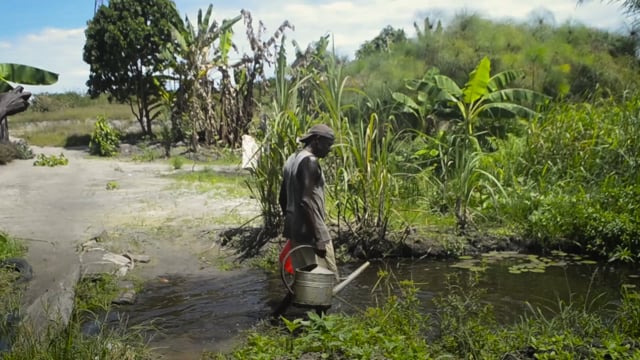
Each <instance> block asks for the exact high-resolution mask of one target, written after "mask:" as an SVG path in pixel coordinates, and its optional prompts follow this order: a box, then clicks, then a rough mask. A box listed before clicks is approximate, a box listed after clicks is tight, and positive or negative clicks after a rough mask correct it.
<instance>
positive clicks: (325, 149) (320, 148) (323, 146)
mask: <svg viewBox="0 0 640 360" xmlns="http://www.w3.org/2000/svg"><path fill="white" fill-rule="evenodd" d="M332 145H333V140H332V139H329V138H326V137H323V136H318V137H317V138H316V152H317V153H316V154H315V155H316V156H317V157H319V158H323V157H325V156H327V154H329V151H330V150H331V146H332Z"/></svg>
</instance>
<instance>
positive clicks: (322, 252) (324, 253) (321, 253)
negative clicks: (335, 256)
mask: <svg viewBox="0 0 640 360" xmlns="http://www.w3.org/2000/svg"><path fill="white" fill-rule="evenodd" d="M314 250H315V252H316V255H318V257H320V258H322V259H324V257H325V256H327V250H325V249H318V248H314Z"/></svg>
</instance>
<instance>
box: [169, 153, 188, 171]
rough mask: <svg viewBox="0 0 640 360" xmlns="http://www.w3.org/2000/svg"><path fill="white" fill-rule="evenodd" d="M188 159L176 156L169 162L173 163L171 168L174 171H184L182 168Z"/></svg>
mask: <svg viewBox="0 0 640 360" xmlns="http://www.w3.org/2000/svg"><path fill="white" fill-rule="evenodd" d="M186 160H187V159H185V158H184V157H182V156H174V157H172V158H171V159H170V160H169V162H170V163H171V167H172V168H173V169H174V170H180V169H182V166H183V165H184V163H185V162H186Z"/></svg>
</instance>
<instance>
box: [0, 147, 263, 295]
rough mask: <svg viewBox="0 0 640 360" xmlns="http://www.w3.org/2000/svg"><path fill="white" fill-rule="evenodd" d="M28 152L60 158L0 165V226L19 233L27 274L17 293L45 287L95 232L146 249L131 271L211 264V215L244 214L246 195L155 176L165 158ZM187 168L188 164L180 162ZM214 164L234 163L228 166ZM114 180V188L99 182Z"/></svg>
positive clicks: (185, 269) (148, 273)
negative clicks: (61, 159) (51, 162)
mask: <svg viewBox="0 0 640 360" xmlns="http://www.w3.org/2000/svg"><path fill="white" fill-rule="evenodd" d="M32 149H33V151H34V153H35V154H39V153H44V154H47V155H51V154H54V155H59V154H60V153H64V156H65V157H67V158H68V159H69V164H68V165H67V166H58V167H40V166H33V160H17V161H13V162H12V163H10V164H8V165H6V166H0V229H1V230H4V231H6V232H7V233H9V234H10V235H12V236H14V237H17V238H21V239H24V240H25V242H26V244H27V246H28V253H27V256H26V258H27V260H28V261H29V263H30V264H31V265H32V266H33V271H34V278H33V280H32V281H31V283H30V285H29V289H28V290H27V294H26V296H25V298H26V299H25V301H26V302H27V303H29V302H30V301H34V299H36V298H38V297H39V296H41V295H42V294H43V293H47V292H49V291H50V290H51V289H52V288H54V287H55V286H56V284H59V283H60V281H62V279H63V278H64V277H65V276H67V275H68V273H69V271H71V269H72V268H73V267H74V266H77V264H78V261H79V260H78V249H79V246H80V245H81V244H82V243H85V242H87V241H88V240H90V239H91V238H94V237H96V236H100V235H101V234H102V235H105V234H106V237H105V236H102V238H103V240H104V239H105V238H106V242H105V244H104V245H105V247H107V248H108V249H109V250H112V251H114V252H120V253H124V252H130V253H135V254H146V255H149V256H150V257H151V262H150V263H148V264H141V265H138V266H137V267H136V269H134V272H135V273H136V274H138V275H140V276H142V277H143V278H150V277H153V276H158V275H161V274H166V273H170V274H171V273H180V274H194V273H199V272H212V271H216V270H215V266H213V265H212V262H211V254H216V251H217V252H218V253H219V252H220V251H221V250H220V249H218V248H217V246H216V241H215V240H216V236H215V233H216V230H219V229H220V228H222V227H224V226H222V225H219V224H217V220H216V219H221V218H223V217H226V218H227V221H228V218H229V217H235V218H238V219H242V218H245V219H246V218H251V217H252V216H255V214H256V213H257V208H256V204H255V202H254V201H253V200H251V199H249V198H246V199H228V198H225V196H224V194H216V193H215V192H201V191H197V190H195V189H185V188H184V187H176V186H175V184H176V182H175V180H172V179H169V178H166V177H163V175H166V174H169V173H171V172H174V171H176V170H172V169H171V167H170V165H169V164H168V163H167V162H153V163H139V162H133V161H130V160H128V159H122V158H121V159H101V158H95V157H89V156H88V153H87V152H86V150H69V149H60V148H40V147H32ZM185 168H186V169H183V170H179V171H191V169H192V168H191V165H185ZM219 170H221V171H240V170H238V169H237V168H235V167H226V168H220V169H219ZM110 181H115V182H117V184H118V185H119V188H118V189H115V190H107V183H108V182H110Z"/></svg>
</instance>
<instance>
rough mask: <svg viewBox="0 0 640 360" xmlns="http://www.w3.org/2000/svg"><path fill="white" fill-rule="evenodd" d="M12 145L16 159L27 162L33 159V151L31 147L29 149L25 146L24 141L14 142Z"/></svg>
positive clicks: (27, 145)
mask: <svg viewBox="0 0 640 360" xmlns="http://www.w3.org/2000/svg"><path fill="white" fill-rule="evenodd" d="M12 144H13V146H14V148H15V150H16V159H20V160H28V159H33V158H34V156H35V155H34V154H33V150H31V147H29V144H27V142H26V141H24V140H18V141H14V142H13V143H12Z"/></svg>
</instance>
